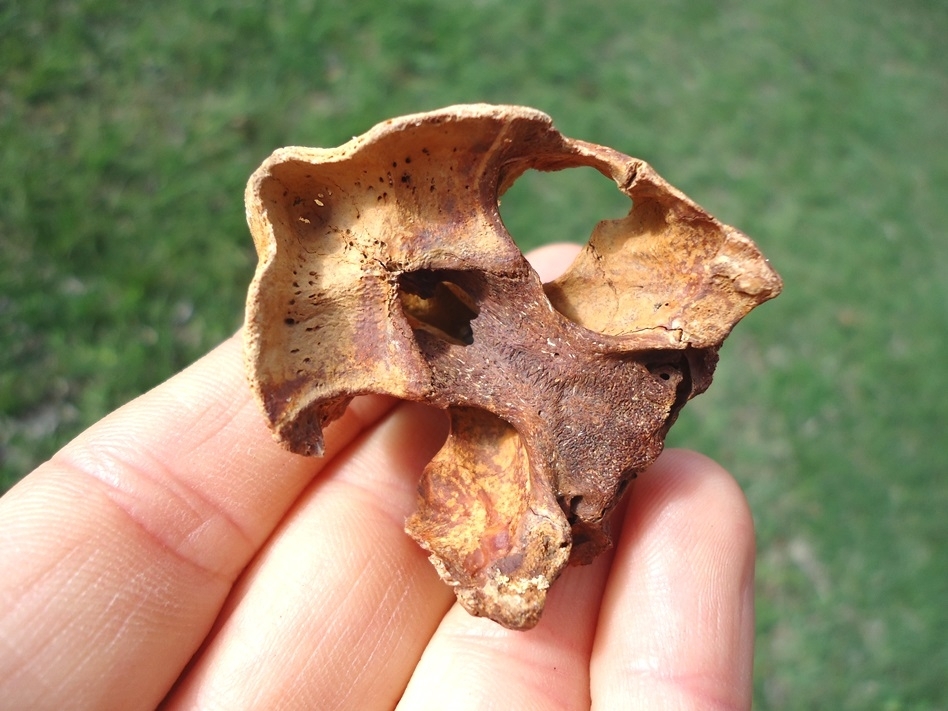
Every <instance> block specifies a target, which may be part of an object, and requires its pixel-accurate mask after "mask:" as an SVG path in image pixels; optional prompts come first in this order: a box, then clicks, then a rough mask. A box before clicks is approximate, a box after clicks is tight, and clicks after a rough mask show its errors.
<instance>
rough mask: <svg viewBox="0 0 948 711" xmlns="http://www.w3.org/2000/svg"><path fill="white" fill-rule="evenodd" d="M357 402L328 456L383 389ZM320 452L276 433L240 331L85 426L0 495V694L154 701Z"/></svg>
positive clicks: (377, 410) (382, 407)
mask: <svg viewBox="0 0 948 711" xmlns="http://www.w3.org/2000/svg"><path fill="white" fill-rule="evenodd" d="M353 405H354V406H352V407H350V409H349V411H348V412H347V414H346V415H345V417H344V418H343V419H342V420H340V421H339V422H338V423H336V424H335V425H334V426H333V427H331V428H330V430H329V431H327V444H328V448H329V451H330V452H335V451H339V450H340V449H341V448H342V447H344V446H345V444H346V443H347V442H349V441H351V440H352V439H353V438H354V437H355V436H356V435H357V434H358V433H360V432H361V431H363V430H364V429H366V427H368V426H369V425H370V423H372V422H373V421H375V420H376V419H378V418H379V417H380V416H381V415H382V414H383V413H384V412H385V411H386V410H387V409H388V408H389V407H390V406H391V401H388V400H384V399H381V398H367V399H363V400H361V401H359V402H357V403H354V404H353ZM325 461H327V460H318V459H305V458H302V457H297V456H294V455H291V454H289V453H288V452H286V451H284V450H283V449H282V448H280V447H279V446H278V445H277V444H276V443H275V442H274V441H273V439H272V438H271V436H270V434H269V432H268V431H267V429H266V426H265V424H264V421H263V418H262V416H261V415H260V413H259V409H258V407H257V405H256V403H255V402H254V401H253V400H252V397H251V395H250V392H249V388H248V386H247V384H246V380H245V376H244V371H243V357H242V353H241V345H240V341H239V339H238V338H234V339H231V340H230V341H228V342H227V343H225V344H223V345H222V346H221V347H220V348H218V349H216V350H215V351H214V352H212V353H211V354H209V355H208V356H206V357H205V358H203V359H202V360H201V361H199V362H198V363H196V364H195V365H194V366H192V367H191V368H189V369H188V370H186V371H185V372H183V373H181V374H180V375H178V376H176V377H175V378H173V379H172V380H171V381H169V382H168V383H165V384H164V385H162V386H160V387H158V388H156V389H155V390H153V391H152V392H150V393H148V394H147V395H145V396H143V397H141V398H139V399H138V400H136V401H134V402H133V403H131V404H129V405H127V406H126V407H124V408H122V409H121V410H119V411H117V412H116V413H114V414H113V415H111V416H110V417H108V418H106V419H105V420H103V421H102V422H101V423H99V424H98V425H96V426H95V427H93V428H91V429H90V430H88V431H87V432H86V433H84V434H83V435H81V436H80V437H79V438H77V439H76V440H75V441H74V442H72V443H71V444H69V445H68V446H67V447H66V448H64V449H63V450H62V451H61V452H60V453H59V454H57V455H56V456H55V457H54V458H53V459H52V460H51V461H50V462H49V463H47V464H45V465H44V466H42V467H40V468H39V469H38V470H37V471H36V472H34V473H33V474H31V475H29V476H28V477H26V478H25V479H24V480H23V481H22V482H21V483H20V484H18V485H17V486H16V487H14V489H13V490H11V491H10V492H9V493H8V494H7V495H6V496H4V497H3V498H2V499H0V559H2V560H3V568H4V575H3V577H2V579H0V610H2V612H0V644H2V654H0V697H2V698H4V699H5V700H6V703H7V704H9V705H10V706H11V707H16V708H32V707H41V706H42V707H49V708H53V707H65V706H67V705H68V706H82V707H87V708H106V707H115V706H116V705H119V706H123V707H125V708H134V707H136V706H139V705H140V706H143V707H149V706H154V704H156V703H157V702H158V701H159V700H160V699H161V698H162V696H163V695H164V694H165V693H166V692H167V690H168V689H169V688H170V686H171V685H172V683H173V680H174V679H175V677H177V675H178V674H179V672H180V670H181V669H182V668H183V667H184V665H185V664H186V663H187V661H188V659H189V658H190V657H191V655H192V654H193V653H194V651H195V650H196V649H197V648H198V646H199V644H200V642H201V640H202V639H203V637H204V636H205V634H206V633H207V631H208V630H209V629H210V627H211V625H212V623H213V621H214V619H215V617H216V615H217V613H218V611H219V608H220V606H221V605H222V603H223V601H224V599H225V597H226V595H227V594H228V591H229V590H230V587H231V585H232V583H233V581H234V579H235V578H236V576H237V575H238V574H239V572H240V570H241V569H242V568H243V567H244V566H245V565H246V564H247V562H248V561H249V560H250V558H251V556H252V555H253V554H254V553H255V551H256V550H257V549H258V548H259V546H260V545H261V544H262V542H263V541H264V540H265V539H266V538H267V536H269V534H270V532H271V531H272V529H273V527H274V526H275V525H276V523H277V522H278V521H279V520H280V518H281V517H282V516H283V514H284V512H285V511H286V509H287V508H288V507H289V506H290V504H291V503H292V502H293V500H294V499H295V498H296V497H297V495H298V494H299V492H300V491H301V490H302V488H303V487H304V486H305V485H306V484H307V483H308V482H309V481H310V480H311V479H312V478H313V476H314V475H315V474H316V473H317V472H318V471H319V470H320V469H321V468H322V467H323V466H324V463H325Z"/></svg>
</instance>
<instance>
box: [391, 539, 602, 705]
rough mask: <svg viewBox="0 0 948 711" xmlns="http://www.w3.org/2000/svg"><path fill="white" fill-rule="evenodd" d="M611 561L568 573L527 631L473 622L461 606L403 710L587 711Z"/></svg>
mask: <svg viewBox="0 0 948 711" xmlns="http://www.w3.org/2000/svg"><path fill="white" fill-rule="evenodd" d="M608 567H609V555H608V554H606V555H604V556H601V557H600V558H599V559H597V560H596V561H595V562H594V563H593V564H592V565H589V566H583V567H576V568H568V569H567V570H566V571H564V573H563V574H562V575H561V576H560V577H559V578H558V579H557V581H556V583H555V585H554V586H553V587H552V588H551V589H550V593H549V596H548V598H547V604H546V609H545V610H544V612H543V617H542V618H541V619H540V622H539V623H538V624H537V626H536V627H534V628H533V629H532V630H529V631H527V632H520V631H513V630H508V629H505V628H503V627H501V626H500V625H498V624H497V623H495V622H492V621H491V620H487V619H484V618H477V617H472V616H471V615H470V614H468V612H467V611H465V610H464V608H462V607H461V606H460V605H459V604H455V605H454V607H452V609H451V611H450V612H449V613H448V614H447V615H446V616H445V618H444V620H443V622H442V623H441V625H440V626H439V627H438V630H437V631H436V632H435V634H434V636H433V637H432V639H431V642H430V643H429V645H428V647H427V649H426V650H425V653H424V655H423V656H422V658H421V661H420V662H419V663H418V666H417V668H416V669H415V673H414V675H413V676H412V678H411V681H410V682H409V684H408V688H407V689H406V690H405V694H404V697H403V698H402V701H401V703H400V704H399V707H398V708H400V709H411V710H412V711H416V710H418V709H432V710H434V709H444V708H450V709H459V710H462V709H472V711H473V710H475V709H486V708H504V709H507V708H510V709H578V708H589V704H590V697H589V655H590V653H591V649H592V643H593V632H594V630H595V626H596V618H597V616H598V610H599V604H600V599H601V594H602V589H603V587H604V585H605V580H606V576H607V574H608Z"/></svg>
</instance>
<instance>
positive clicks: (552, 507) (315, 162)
mask: <svg viewBox="0 0 948 711" xmlns="http://www.w3.org/2000/svg"><path fill="white" fill-rule="evenodd" d="M578 166H590V167H592V168H595V169H596V170H598V171H599V172H600V173H602V174H603V175H605V176H606V177H608V178H610V179H612V180H613V181H614V182H615V184H616V186H617V187H618V189H619V190H620V191H621V192H623V193H624V194H626V195H627V196H628V197H629V198H630V199H631V204H630V212H629V214H628V216H626V217H625V218H622V219H619V220H610V221H604V222H601V223H599V225H598V226H597V227H596V229H595V230H594V231H593V234H592V236H591V237H590V239H589V242H588V243H587V245H586V246H585V248H584V249H583V251H582V252H581V253H580V255H579V256H578V257H577V259H576V260H575V262H574V263H573V264H572V266H571V267H570V268H569V270H568V271H567V272H566V273H565V274H564V275H563V276H562V277H560V278H559V279H556V280H555V281H553V282H550V283H548V284H542V283H541V282H540V280H539V278H538V276H537V274H536V273H535V272H534V270H533V269H532V268H531V267H530V265H529V264H528V263H527V261H526V260H525V259H524V257H523V255H522V254H521V253H520V251H519V249H518V248H517V247H516V245H515V244H514V242H513V240H512V239H511V237H510V235H509V234H508V232H507V230H506V228H505V227H504V224H503V222H502V221H501V218H500V215H499V212H498V199H499V197H500V196H501V195H502V194H503V192H504V191H505V190H506V189H507V188H508V187H509V186H510V185H511V184H512V183H513V182H514V181H515V180H516V179H517V178H518V177H519V176H520V175H522V174H523V173H524V171H526V170H528V169H537V170H561V169H565V168H572V167H578ZM246 202H247V218H248V221H249V224H250V229H251V232H252V234H253V238H254V243H255V245H256V248H257V253H258V255H259V258H260V262H259V265H258V268H257V272H256V275H255V277H254V280H253V283H252V284H251V287H250V293H249V296H248V305H247V325H246V331H245V335H246V352H247V362H248V369H249V373H250V381H251V384H252V387H253V390H254V391H255V393H256V395H257V397H258V398H259V400H260V402H261V404H262V406H263V409H264V411H265V413H266V417H267V419H268V421H269V423H270V426H271V428H272V430H273V432H274V434H275V436H276V437H277V439H278V440H279V441H280V442H282V443H283V444H284V445H285V446H286V447H288V448H289V449H290V450H292V451H294V452H298V453H301V454H307V455H321V454H322V452H323V428H324V427H325V426H326V425H327V424H329V423H330V422H331V421H332V420H334V419H335V418H337V417H338V416H339V415H340V414H341V413H342V412H343V410H344V409H345V407H346V405H347V403H348V402H349V401H350V399H351V398H352V397H353V396H355V395H360V394H365V393H384V394H390V395H395V396H397V397H399V398H404V399H408V400H419V401H424V402H427V403H430V404H432V405H435V406H437V407H439V408H444V409H445V410H447V412H448V415H449V416H450V421H451V430H450V434H449V436H448V439H447V441H446V442H445V444H444V446H443V448H442V449H441V451H440V452H438V454H437V455H436V456H435V458H434V459H433V460H432V461H431V463H430V464H429V465H428V466H427V467H426V469H425V471H424V473H423V475H422V479H421V483H420V485H419V503H418V510H417V511H416V512H415V513H414V514H413V515H412V516H411V517H410V518H409V519H408V522H407V526H406V528H407V531H408V532H409V533H410V534H411V535H412V536H413V537H414V538H415V540H417V541H418V543H419V544H420V545H421V546H423V547H424V548H425V549H426V550H427V551H428V552H429V553H430V557H431V561H432V563H433V564H434V565H435V567H436V568H437V570H438V572H439V573H440V575H441V577H442V578H443V579H444V580H445V582H447V583H448V584H449V585H451V586H453V587H454V589H455V592H456V594H457V597H458V600H459V601H460V602H461V604H462V605H464V607H465V608H466V609H467V610H468V611H469V612H471V613H472V614H474V615H483V616H487V617H490V618H491V619H493V620H495V621H497V622H499V623H500V624H502V625H504V626H506V627H510V628H513V629H529V628H530V627H532V626H534V625H535V624H536V622H537V621H538V619H539V617H540V614H541V613H542V610H543V605H544V602H545V599H546V594H547V590H548V589H549V587H550V585H551V584H552V583H553V582H554V581H555V580H556V578H557V576H558V575H559V574H560V572H561V571H562V570H563V568H564V567H565V566H566V565H567V564H569V563H573V564H583V563H588V562H590V561H591V560H592V559H593V558H594V557H595V556H596V555H597V554H598V553H600V552H601V551H603V550H604V549H606V548H607V547H608V546H609V545H610V543H611V540H610V536H609V531H608V514H609V512H610V511H611V510H612V508H613V507H614V506H615V504H616V502H617V500H618V499H619V497H620V496H621V495H622V492H623V491H624V489H625V487H626V485H627V484H628V482H629V481H630V480H631V479H632V478H633V477H634V476H635V475H636V473H638V472H640V471H642V470H643V469H644V468H645V467H647V466H648V465H649V464H650V463H651V462H652V461H654V459H655V457H657V456H658V454H659V452H660V451H661V449H662V445H663V441H664V438H665V434H666V432H667V431H668V428H669V427H670V426H671V424H672V423H673V422H674V420H675V418H676V416H677V414H678V412H679V410H680V409H681V407H682V406H683V405H684V404H685V402H686V401H687V400H688V399H689V398H691V397H692V396H694V395H696V394H698V393H700V392H702V391H703V390H705V389H706V388H707V387H708V385H709V384H710V381H711V375H712V372H713V370H714V366H715V363H716V362H717V351H718V348H719V346H720V345H721V342H722V341H723V340H724V338H725V337H726V336H727V335H728V333H729V332H730V330H731V329H732V328H733V326H734V324H736V323H737V321H739V320H740V319H741V318H742V317H743V316H744V315H745V314H747V313H748V312H749V311H750V310H751V309H752V308H754V307H755V306H757V305H758V304H760V303H762V302H764V301H766V300H767V299H770V298H773V297H774V296H776V295H777V294H778V293H779V292H780V288H781V282H780V278H779V277H778V276H777V274H776V273H775V272H774V270H773V269H772V268H771V267H770V265H769V264H768V262H767V261H766V260H765V259H764V258H763V256H762V255H761V254H760V252H759V251H758V249H757V247H756V246H755V245H754V243H753V242H751V240H750V239H748V238H747V237H746V236H745V235H743V234H742V233H741V232H739V231H737V230H736V229H734V228H732V227H729V226H727V225H724V224H721V223H720V222H718V221H717V220H715V219H714V218H712V217H711V216H710V215H708V214H707V213H706V212H704V211H703V210H702V209H701V208H700V207H698V206H697V205H695V204H694V203H693V202H691V200H689V199H688V198H687V197H685V196H684V195H683V194H682V193H680V192H679V191H678V190H676V189H675V188H673V187H672V186H671V185H669V184H668V183H666V182H665V181H664V180H663V179H662V178H661V177H659V176H658V175H657V174H656V173H655V171H653V170H652V168H651V167H650V166H649V165H648V164H646V163H645V162H643V161H640V160H638V159H636V158H631V157H629V156H626V155H623V154H622V153H619V152H617V151H615V150H612V149H610V148H605V147H602V146H597V145H594V144H591V143H586V142H584V141H579V140H572V139H569V138H566V137H564V136H563V135H561V134H560V133H559V132H558V131H557V130H556V129H554V128H553V126H552V122H551V120H550V118H549V117H548V116H546V115H545V114H543V113H540V112H539V111H536V110H533V109H529V108H524V107H518V106H490V105H465V106H453V107H449V108H446V109H442V110H439V111H433V112H430V113H424V114H415V115H411V116H405V117H402V118H397V119H393V120H390V121H386V122H385V123H382V124H379V125H378V126H376V127H374V128H373V129H371V130H370V131H369V132H368V133H366V134H364V135H362V136H360V137H358V138H354V139H353V140H352V141H350V142H348V143H346V144H345V145H342V146H340V147H338V148H333V149H319V148H299V147H291V148H283V149H280V150H278V151H276V152H275V153H274V154H273V155H272V156H271V157H270V158H269V159H267V160H266V161H265V162H264V163H263V165H261V166H260V168H259V169H258V170H257V171H256V172H255V173H254V174H253V176H252V177H251V179H250V182H249V184H248V187H247V194H246ZM406 446H410V443H406Z"/></svg>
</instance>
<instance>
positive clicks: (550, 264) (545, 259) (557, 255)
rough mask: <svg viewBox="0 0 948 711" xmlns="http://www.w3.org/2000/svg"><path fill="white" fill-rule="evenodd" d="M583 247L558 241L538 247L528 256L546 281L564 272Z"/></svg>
mask: <svg viewBox="0 0 948 711" xmlns="http://www.w3.org/2000/svg"><path fill="white" fill-rule="evenodd" d="M581 249H582V247H580V245H578V244H572V243H570V242H556V243H554V244H547V245H544V246H542V247H537V248H536V249H534V250H531V251H530V252H527V254H526V257H527V261H529V262H530V264H531V266H532V267H533V268H534V269H535V270H536V272H537V274H539V275H540V281H542V282H544V283H545V282H548V281H552V280H553V279H556V278H557V277H558V276H560V275H561V274H563V272H565V271H566V270H567V268H569V265H570V264H572V263H573V260H574V259H575V258H576V255H577V254H579V251H580V250H581Z"/></svg>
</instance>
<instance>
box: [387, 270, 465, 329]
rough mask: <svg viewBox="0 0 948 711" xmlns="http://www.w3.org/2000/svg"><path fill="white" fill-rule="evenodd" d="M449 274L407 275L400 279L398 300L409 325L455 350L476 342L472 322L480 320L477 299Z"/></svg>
mask: <svg viewBox="0 0 948 711" xmlns="http://www.w3.org/2000/svg"><path fill="white" fill-rule="evenodd" d="M446 277H447V274H444V273H441V272H438V271H434V270H431V269H419V270H418V271H414V272H406V273H404V274H402V275H401V276H399V278H398V286H399V289H398V298H399V300H400V301H401V305H402V311H403V312H404V314H405V317H406V318H407V319H408V323H409V324H411V327H412V328H413V329H415V330H416V331H424V332H425V333H429V334H431V335H432V336H435V337H437V338H440V339H441V340H443V341H447V342H448V343H451V344H453V345H456V346H469V345H471V344H472V343H473V342H474V330H473V329H472V328H471V321H473V320H474V319H475V318H477V314H478V311H479V310H478V308H477V304H476V303H475V301H474V299H473V298H472V297H471V295H470V294H468V293H467V292H466V291H464V289H462V288H461V287H460V286H458V285H457V284H455V283H454V282H452V281H449V280H448V279H447V278H446Z"/></svg>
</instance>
